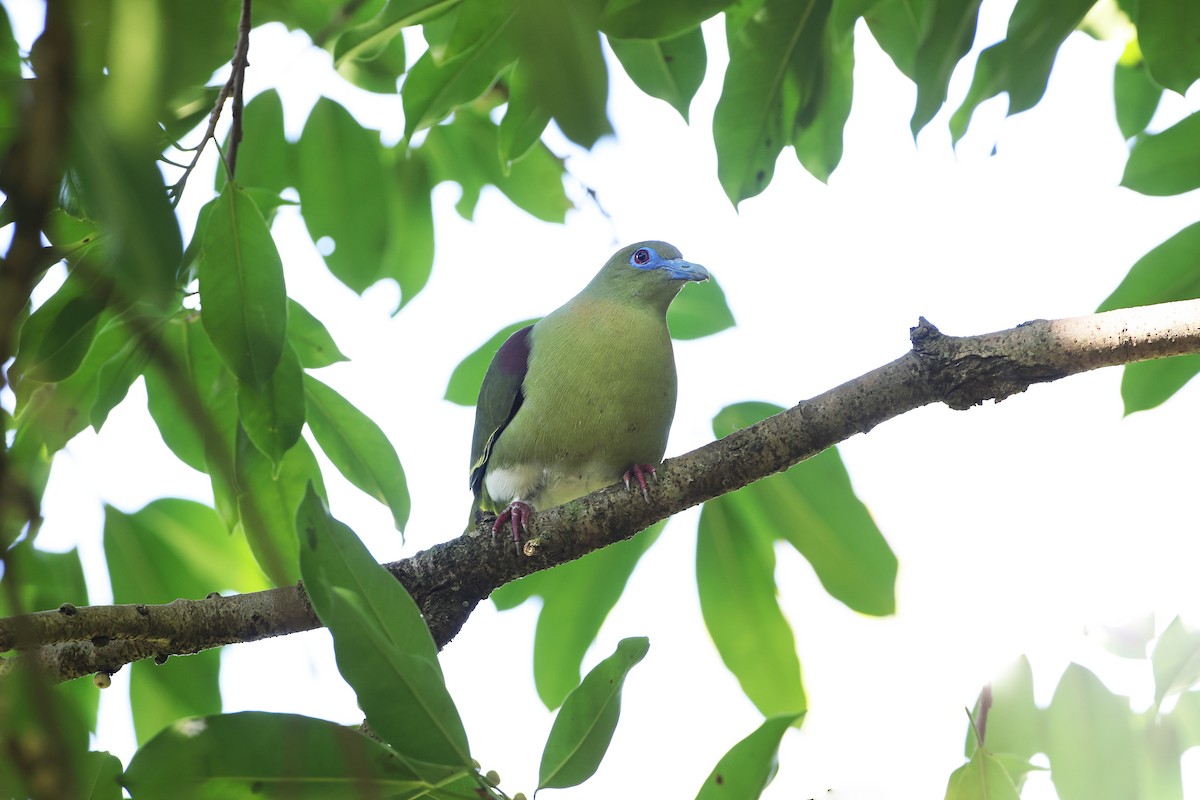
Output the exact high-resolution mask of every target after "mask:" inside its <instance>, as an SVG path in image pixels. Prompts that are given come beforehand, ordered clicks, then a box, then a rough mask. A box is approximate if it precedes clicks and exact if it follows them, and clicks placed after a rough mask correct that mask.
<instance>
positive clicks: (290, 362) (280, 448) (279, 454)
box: [237, 345, 304, 468]
mask: <svg viewBox="0 0 1200 800" xmlns="http://www.w3.org/2000/svg"><path fill="white" fill-rule="evenodd" d="M237 404H238V419H239V420H240V421H241V423H242V428H243V429H244V430H245V431H246V435H247V436H248V437H250V441H251V442H253V443H254V446H255V447H257V448H258V449H259V450H261V451H262V453H263V454H264V455H265V456H267V457H268V458H270V459H271V463H272V464H274V465H275V466H276V468H278V466H279V462H280V461H282V460H283V454H284V453H286V452H287V451H288V450H289V449H290V448H291V447H292V445H294V444H295V443H296V442H297V441H298V440H299V439H300V431H301V429H302V428H303V427H304V370H303V369H301V367H300V359H299V358H297V356H296V352H295V351H294V350H292V348H291V347H289V346H287V345H285V346H284V348H283V356H282V358H281V359H280V360H279V366H278V367H276V368H275V372H274V373H272V375H271V378H270V380H268V381H267V382H266V383H265V384H263V385H262V386H261V387H256V386H252V385H251V384H248V383H245V382H244V381H243V382H240V383H239V384H238V390H237Z"/></svg>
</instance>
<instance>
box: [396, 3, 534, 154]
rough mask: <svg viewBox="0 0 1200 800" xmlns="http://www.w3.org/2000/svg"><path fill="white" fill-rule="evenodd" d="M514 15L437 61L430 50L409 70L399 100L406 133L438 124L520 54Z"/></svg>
mask: <svg viewBox="0 0 1200 800" xmlns="http://www.w3.org/2000/svg"><path fill="white" fill-rule="evenodd" d="M511 23H512V17H511V16H506V17H505V18H504V20H503V21H501V22H500V23H499V24H497V25H494V26H492V27H491V28H490V29H488V30H487V31H485V32H484V35H483V37H482V38H481V40H480V41H479V42H478V43H476V44H475V46H474V47H473V48H471V49H469V50H467V51H466V52H464V53H461V54H459V55H457V56H456V57H454V58H451V59H447V60H446V61H445V62H443V63H440V64H439V63H438V62H437V58H436V55H435V51H434V50H433V49H432V48H431V49H430V50H427V51H426V52H425V53H424V54H423V55H422V56H421V57H420V58H419V59H417V62H416V63H415V64H413V65H412V68H411V69H410V70H409V71H408V76H407V77H406V78H405V79H404V87H403V91H402V92H401V94H400V99H401V101H402V102H403V104H404V136H405V138H408V139H411V138H412V135H413V134H414V133H416V132H417V131H419V130H422V129H424V128H428V127H429V126H431V125H436V124H437V123H438V122H440V121H441V120H443V119H445V118H446V117H447V116H449V115H450V114H451V113H452V112H453V111H454V110H455V109H457V108H459V107H460V106H463V105H465V104H467V103H470V102H471V101H472V100H475V99H476V98H477V97H479V96H480V95H482V94H483V93H484V92H486V91H487V90H488V89H490V88H491V86H492V84H493V83H495V81H496V78H497V76H499V75H500V73H501V72H503V71H504V70H505V69H507V68H508V66H509V65H510V64H512V62H513V61H514V60H515V59H516V57H517V47H516V43H515V41H514V35H513V32H512V25H511Z"/></svg>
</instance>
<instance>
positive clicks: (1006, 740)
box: [965, 656, 1043, 760]
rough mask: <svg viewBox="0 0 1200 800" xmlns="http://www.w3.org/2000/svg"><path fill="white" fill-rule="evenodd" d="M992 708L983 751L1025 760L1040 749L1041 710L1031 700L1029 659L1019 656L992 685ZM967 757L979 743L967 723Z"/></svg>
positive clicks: (976, 715)
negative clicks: (1010, 755) (1006, 754)
mask: <svg viewBox="0 0 1200 800" xmlns="http://www.w3.org/2000/svg"><path fill="white" fill-rule="evenodd" d="M990 685H991V690H992V706H991V709H990V710H989V711H988V716H987V729H986V731H985V733H984V735H985V737H986V739H987V740H986V741H985V742H984V743H983V745H984V749H985V750H987V751H988V752H990V753H1010V754H1014V755H1017V756H1020V757H1021V758H1023V759H1025V760H1028V759H1029V758H1031V757H1032V756H1033V754H1034V753H1038V752H1041V750H1042V747H1043V745H1042V736H1041V727H1042V726H1041V721H1042V720H1041V714H1042V712H1041V709H1039V708H1038V707H1037V705H1036V704H1035V703H1034V700H1033V671H1032V669H1030V666H1029V659H1027V658H1025V656H1021V657H1020V658H1019V659H1017V661H1016V662H1015V663H1014V664H1012V665H1011V666H1010V667H1009V668H1008V669H1007V670H1005V671H1004V673H1003V674H1001V675H1000V676H998V677H997V678H996V679H995V680H993V681H992V682H991V684H990ZM981 700H982V696H981V697H980V700H976V701H975V713H974V719H979V717H980V713H981V709H980V703H981ZM967 727H968V730H967V746H966V751H965V752H966V754H967V755H968V756H970V755H972V754H974V753H976V752H977V751H978V749H979V747H978V745H979V742H978V741H977V740H976V737H975V733H974V731H973V729H972V727H971V725H970V724H968V726H967Z"/></svg>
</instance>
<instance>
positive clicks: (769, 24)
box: [713, 0, 832, 205]
mask: <svg viewBox="0 0 1200 800" xmlns="http://www.w3.org/2000/svg"><path fill="white" fill-rule="evenodd" d="M831 6H832V0H766V2H764V3H763V4H762V6H761V8H759V9H758V10H757V12H756V13H754V14H753V15H752V16H749V17H748V18H745V19H740V20H738V21H736V22H735V21H734V20H732V19H731V18H728V17H727V20H726V25H727V27H728V28H729V68H728V69H727V70H726V72H725V83H724V87H723V88H722V90H721V99H720V100H719V101H718V102H717V108H716V111H715V112H714V114H713V141H714V143H715V144H716V147H717V176H718V178H719V179H720V181H721V186H722V187H724V189H725V194H726V195H728V197H729V199H730V200H731V201H732V202H733V203H734V205H737V204H738V203H740V202H741V201H742V200H745V199H746V198H748V197H753V196H754V195H756V194H758V193H760V192H761V191H762V190H763V189H765V188H766V186H767V184H768V183H770V181H771V176H772V175H773V174H774V172H775V160H776V158H777V157H778V155H779V153H780V151H781V150H782V149H783V147H784V146H785V145H787V144H788V143H789V142H790V140H791V137H792V132H793V129H794V125H795V121H796V118H797V115H798V114H799V113H800V112H801V110H802V108H806V107H807V106H808V105H809V104H810V103H812V102H813V101H814V96H815V95H814V86H815V82H816V79H817V76H818V70H819V68H820V63H821V39H822V36H823V35H824V29H825V21H826V18H827V17H828V16H829V10H830V8H831Z"/></svg>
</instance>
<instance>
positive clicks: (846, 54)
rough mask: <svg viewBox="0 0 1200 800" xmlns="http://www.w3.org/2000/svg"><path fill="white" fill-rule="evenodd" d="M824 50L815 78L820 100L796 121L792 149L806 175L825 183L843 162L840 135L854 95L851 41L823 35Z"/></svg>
mask: <svg viewBox="0 0 1200 800" xmlns="http://www.w3.org/2000/svg"><path fill="white" fill-rule="evenodd" d="M823 50H824V53H823V57H822V61H821V68H820V70H819V72H818V74H817V78H816V93H817V95H818V97H819V98H820V100H819V102H814V103H812V104H810V106H809V108H807V109H805V110H803V111H802V112H801V118H798V119H797V120H796V132H795V135H794V136H793V138H792V147H793V148H795V150H796V157H797V158H798V159H800V163H801V165H803V166H804V168H805V169H806V170H808V172H809V174H810V175H812V176H813V177H814V178H816V179H817V180H819V181H821V182H827V181H828V180H829V176H830V175H832V174H833V171H834V170H835V169H837V165H838V164H839V163H840V162H841V160H842V132H843V130H845V127H846V120H847V119H848V118H849V116H850V101H851V100H852V99H853V95H854V38H853V36H851V37H847V38H846V39H845V40H839V39H838V38H836V37H833V36H830V35H829V34H826V36H825V40H824V43H823Z"/></svg>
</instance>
